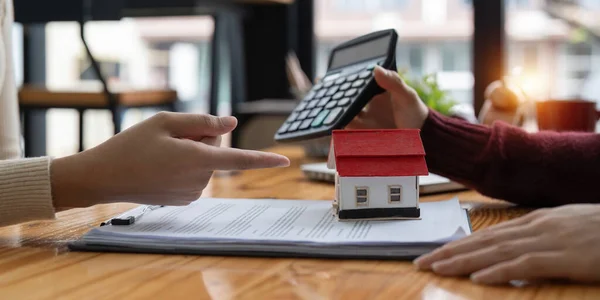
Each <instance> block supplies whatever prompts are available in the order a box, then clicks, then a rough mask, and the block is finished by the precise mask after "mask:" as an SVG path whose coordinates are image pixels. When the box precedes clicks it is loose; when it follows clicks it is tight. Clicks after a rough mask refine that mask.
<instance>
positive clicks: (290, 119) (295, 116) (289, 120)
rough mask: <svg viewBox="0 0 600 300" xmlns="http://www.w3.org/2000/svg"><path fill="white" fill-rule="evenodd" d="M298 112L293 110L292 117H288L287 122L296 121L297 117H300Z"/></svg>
mask: <svg viewBox="0 0 600 300" xmlns="http://www.w3.org/2000/svg"><path fill="white" fill-rule="evenodd" d="M298 115H299V114H298V113H297V112H293V113H292V114H291V115H290V117H289V118H288V119H287V122H289V123H291V122H294V121H296V119H298Z"/></svg>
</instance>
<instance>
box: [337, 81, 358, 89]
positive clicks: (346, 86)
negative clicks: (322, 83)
mask: <svg viewBox="0 0 600 300" xmlns="http://www.w3.org/2000/svg"><path fill="white" fill-rule="evenodd" d="M361 80H362V79H361ZM350 86H352V82H346V83H344V84H343V85H342V86H340V91H345V90H347V89H349V88H350Z"/></svg>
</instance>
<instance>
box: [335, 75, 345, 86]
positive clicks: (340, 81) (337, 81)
mask: <svg viewBox="0 0 600 300" xmlns="http://www.w3.org/2000/svg"><path fill="white" fill-rule="evenodd" d="M344 82H346V77H341V78H338V79H337V80H336V81H335V84H337V85H340V84H342V83H344Z"/></svg>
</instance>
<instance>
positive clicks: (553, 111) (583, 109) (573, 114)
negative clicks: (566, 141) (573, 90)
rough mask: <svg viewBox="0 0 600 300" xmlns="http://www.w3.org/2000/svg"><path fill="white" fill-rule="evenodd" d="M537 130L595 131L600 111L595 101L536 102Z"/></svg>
mask: <svg viewBox="0 0 600 300" xmlns="http://www.w3.org/2000/svg"><path fill="white" fill-rule="evenodd" d="M536 108H537V123H538V127H539V130H552V131H583V132H595V131H596V123H597V122H598V119H599V118H600V112H598V111H597V110H596V102H592V101H586V100H548V101H541V102H537V103H536Z"/></svg>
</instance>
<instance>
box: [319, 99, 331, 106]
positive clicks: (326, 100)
mask: <svg viewBox="0 0 600 300" xmlns="http://www.w3.org/2000/svg"><path fill="white" fill-rule="evenodd" d="M329 100H331V97H325V98H323V99H321V100H320V101H319V103H318V104H317V107H323V106H325V104H327V102H329Z"/></svg>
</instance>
